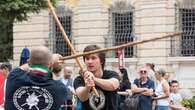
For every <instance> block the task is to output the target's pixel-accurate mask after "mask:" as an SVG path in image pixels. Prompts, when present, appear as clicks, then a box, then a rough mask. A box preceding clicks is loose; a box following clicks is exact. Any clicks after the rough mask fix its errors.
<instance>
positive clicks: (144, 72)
mask: <svg viewBox="0 0 195 110" xmlns="http://www.w3.org/2000/svg"><path fill="white" fill-rule="evenodd" d="M139 72H140V73H142V74H146V73H147V71H146V70H141V71H139Z"/></svg>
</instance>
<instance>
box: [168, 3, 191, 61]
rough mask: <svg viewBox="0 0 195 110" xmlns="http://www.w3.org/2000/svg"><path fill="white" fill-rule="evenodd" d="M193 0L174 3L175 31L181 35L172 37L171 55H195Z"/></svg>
mask: <svg viewBox="0 0 195 110" xmlns="http://www.w3.org/2000/svg"><path fill="white" fill-rule="evenodd" d="M194 6H195V1H192V0H181V1H180V2H177V3H176V5H175V7H176V8H175V10H176V11H175V12H176V14H175V15H176V16H175V18H176V19H175V21H176V28H175V29H176V32H182V34H181V36H178V37H174V38H172V40H171V41H172V42H171V55H172V56H182V57H188V56H195V7H194Z"/></svg>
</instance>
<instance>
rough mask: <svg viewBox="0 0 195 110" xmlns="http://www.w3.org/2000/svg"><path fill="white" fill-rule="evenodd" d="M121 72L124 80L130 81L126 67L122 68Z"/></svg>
mask: <svg viewBox="0 0 195 110" xmlns="http://www.w3.org/2000/svg"><path fill="white" fill-rule="evenodd" d="M120 72H121V74H123V81H129V77H128V73H127V70H126V69H125V68H121V69H120Z"/></svg>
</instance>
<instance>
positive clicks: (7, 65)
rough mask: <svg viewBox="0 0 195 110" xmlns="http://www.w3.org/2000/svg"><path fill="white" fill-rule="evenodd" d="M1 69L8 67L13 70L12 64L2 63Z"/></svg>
mask: <svg viewBox="0 0 195 110" xmlns="http://www.w3.org/2000/svg"><path fill="white" fill-rule="evenodd" d="M0 69H8V70H9V71H11V69H12V66H11V64H2V65H1V66H0Z"/></svg>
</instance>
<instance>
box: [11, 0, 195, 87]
mask: <svg viewBox="0 0 195 110" xmlns="http://www.w3.org/2000/svg"><path fill="white" fill-rule="evenodd" d="M56 13H57V14H58V18H59V19H60V21H61V22H62V24H63V26H64V28H65V31H66V33H67V35H68V36H69V39H70V40H71V42H72V44H73V46H74V48H75V49H76V51H77V52H82V50H83V48H84V47H85V46H86V45H88V44H97V45H100V46H101V47H103V48H106V47H111V46H113V45H118V44H121V43H125V42H128V41H129V42H131V41H137V40H143V39H148V38H153V37H158V36H163V35H166V34H169V33H174V32H183V34H182V35H181V36H179V37H176V38H172V39H171V38H169V39H163V40H158V41H155V42H150V43H145V44H141V45H137V46H133V47H129V48H126V49H125V50H124V54H125V59H124V61H125V67H126V68H127V69H128V70H129V77H130V79H131V80H133V79H134V78H135V77H136V75H137V74H136V70H137V69H138V68H139V66H141V65H143V64H145V63H154V64H155V65H156V67H162V68H165V69H166V70H167V71H168V72H169V73H171V76H172V77H174V78H176V79H178V80H180V82H181V87H182V88H190V89H192V90H195V87H194V86H193V85H195V82H194V81H193V80H194V79H195V74H194V71H195V68H194V67H195V14H194V13H195V1H194V0H67V1H64V0H63V1H60V2H59V3H58V7H57V8H56ZM40 45H46V46H48V47H49V48H50V49H51V50H52V51H53V52H57V53H61V54H62V55H63V56H68V55H70V49H69V48H68V47H67V45H66V44H64V41H63V37H62V34H61V33H60V32H59V28H58V27H57V26H56V23H55V21H54V19H53V18H52V15H51V13H49V11H48V10H43V11H41V13H39V14H31V15H30V18H29V20H28V21H25V22H21V23H16V24H15V25H14V65H15V66H17V65H18V62H19V60H20V53H21V51H22V49H23V48H24V47H28V48H29V49H31V48H32V47H36V46H40ZM107 57H108V58H107V63H106V68H109V69H113V70H118V59H117V58H116V53H115V52H108V55H107ZM81 61H82V58H81ZM66 63H67V65H71V66H74V67H77V65H76V63H75V61H74V60H67V61H66ZM77 70H78V69H75V71H77Z"/></svg>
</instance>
